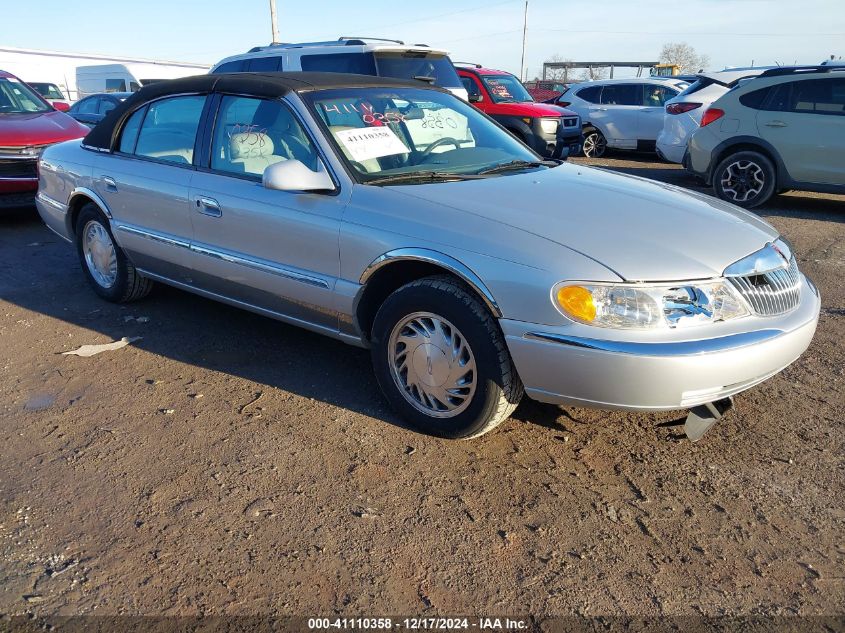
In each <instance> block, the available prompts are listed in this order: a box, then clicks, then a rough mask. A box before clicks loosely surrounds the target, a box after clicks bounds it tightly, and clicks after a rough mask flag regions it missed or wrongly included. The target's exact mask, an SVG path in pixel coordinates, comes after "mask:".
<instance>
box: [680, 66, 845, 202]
mask: <svg viewBox="0 0 845 633" xmlns="http://www.w3.org/2000/svg"><path fill="white" fill-rule="evenodd" d="M686 167H687V169H689V170H690V171H691V172H693V173H694V174H695V175H697V176H699V177H700V178H702V179H703V180H704V181H705V182H706V183H707V184H708V185H712V186H713V189H714V191H715V193H716V195H717V196H719V197H720V198H722V199H723V200H727V201H728V202H732V203H734V204H738V205H740V206H742V207H746V208H750V207H756V206H758V205H760V204H763V203H764V202H765V201H766V200H768V199H769V198H770V197H771V196H772V195H773V194H775V193H781V192H783V191H787V190H791V189H799V190H803V191H818V192H822V193H839V194H845V67H842V66H808V67H792V68H775V69H772V70H768V71H766V72H764V73H763V74H761V75H760V76H759V77H758V78H756V79H753V80H751V81H748V82H746V83H741V84H740V85H739V86H737V87H736V88H734V89H733V90H731V91H730V92H728V93H727V94H725V95H724V96H722V97H721V98H719V99H718V100H717V101H715V102H714V103H713V104H712V105H711V107H710V108H709V109H708V110H707V111H706V112H705V113H704V115H703V116H702V118H701V127H700V128H699V129H698V130H696V131H695V132H694V133H693V134H692V136H691V137H690V141H689V157H688V162H687V164H686Z"/></svg>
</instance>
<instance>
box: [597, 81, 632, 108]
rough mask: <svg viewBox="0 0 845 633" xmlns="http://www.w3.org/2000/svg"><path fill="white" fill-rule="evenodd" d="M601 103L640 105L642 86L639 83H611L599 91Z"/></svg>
mask: <svg viewBox="0 0 845 633" xmlns="http://www.w3.org/2000/svg"><path fill="white" fill-rule="evenodd" d="M601 103H602V104H603V105H620V106H637V105H642V86H641V85H639V84H612V85H608V86H605V87H604V90H602V92H601Z"/></svg>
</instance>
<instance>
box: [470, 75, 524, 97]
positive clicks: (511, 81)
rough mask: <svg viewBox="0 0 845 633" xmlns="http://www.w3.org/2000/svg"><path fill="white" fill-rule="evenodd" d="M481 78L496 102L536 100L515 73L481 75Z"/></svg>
mask: <svg viewBox="0 0 845 633" xmlns="http://www.w3.org/2000/svg"><path fill="white" fill-rule="evenodd" d="M481 79H482V81H484V85H485V86H487V90H489V91H490V96H491V97H492V98H493V101H495V102H496V103H523V102H525V101H534V98H533V97H532V96H531V94H530V93H529V92H528V91H527V90H526V89H525V86H523V85H522V84H521V83H520V82H519V79H517V78H516V77H514V76H513V75H481Z"/></svg>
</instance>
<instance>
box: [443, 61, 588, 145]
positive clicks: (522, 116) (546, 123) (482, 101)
mask: <svg viewBox="0 0 845 633" xmlns="http://www.w3.org/2000/svg"><path fill="white" fill-rule="evenodd" d="M456 69H457V71H458V76H459V77H460V78H461V82H463V84H464V87H465V88H466V89H467V93H468V94H469V102H470V103H471V104H473V105H474V106H475V107H476V108H478V109H479V110H481V111H482V112H484V113H485V114H487V115H489V116H490V117H492V118H493V119H495V120H496V121H498V122H499V123H500V124H501V125H502V126H504V127H505V128H507V129H508V131H510V132H511V134H513V135H515V136H516V137H517V138H519V140H521V141H522V142H523V143H525V144H526V145H528V146H529V147H530V148H531V149H533V150H534V151H535V152H537V153H538V154H540V155H541V156H551V157H552V158H567V157H568V156H573V155H575V154H578V153H579V152H580V151H581V142H582V135H581V117H580V116H578V114H576V113H575V112H572V111H571V110H566V109H564V108H560V107H558V106H554V105H547V104H545V103H537V102H536V101H534V98H533V97H532V96H531V95H530V94H529V93H528V91H527V90H526V89H525V86H523V85H522V83H521V82H520V81H519V79H517V78H516V77H515V76H514V75H512V74H510V73H508V72H505V71H503V70H492V69H490V68H484V67H482V66H480V65H478V64H456Z"/></svg>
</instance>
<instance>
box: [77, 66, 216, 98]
mask: <svg viewBox="0 0 845 633" xmlns="http://www.w3.org/2000/svg"><path fill="white" fill-rule="evenodd" d="M207 69H208V66H202V65H200V64H196V65H191V64H185V65H176V64H165V63H162V64H159V63H153V62H139V63H130V64H98V65H96V66H78V67H77V68H76V90H77V94H78V98H79V99H83V98H85V97H87V96H88V95H92V94H98V93H101V92H135V91H136V90H140V89H141V87H142V86H146V85H147V84H151V83H155V82H156V81H163V80H165V79H178V78H179V77H189V76H191V75H199V74H203V73H204V72H205V71H206V70H207Z"/></svg>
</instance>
